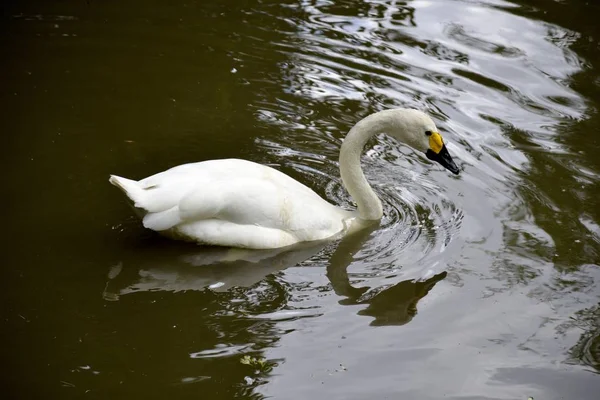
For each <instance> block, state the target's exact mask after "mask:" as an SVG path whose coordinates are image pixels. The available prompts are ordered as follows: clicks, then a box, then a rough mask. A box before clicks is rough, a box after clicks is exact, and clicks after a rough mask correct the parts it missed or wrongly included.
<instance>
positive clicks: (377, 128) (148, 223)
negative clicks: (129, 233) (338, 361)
mask: <svg viewBox="0 0 600 400" xmlns="http://www.w3.org/2000/svg"><path fill="white" fill-rule="evenodd" d="M382 132H386V133H388V134H392V135H393V136H395V137H397V138H398V139H400V140H403V141H404V142H405V143H407V144H409V145H411V146H413V147H415V148H417V149H418V150H422V151H426V150H427V149H428V148H429V142H428V139H429V138H428V137H427V135H426V134H425V132H429V134H431V132H436V128H435V124H434V123H433V121H431V119H430V118H429V117H427V116H426V115H425V114H423V113H421V112H419V111H416V110H405V109H397V110H388V111H382V112H379V113H376V114H373V115H371V116H369V117H367V118H365V119H363V120H362V121H360V122H359V123H358V124H357V125H356V126H355V127H354V128H353V129H352V130H351V131H350V132H349V134H348V136H347V137H346V139H345V141H344V144H343V145H342V149H341V153H340V170H341V173H342V180H343V182H344V186H345V187H346V188H347V190H348V191H349V193H350V195H352V196H353V197H354V199H355V200H356V202H357V204H358V210H357V211H358V212H351V211H346V210H343V209H341V208H339V207H336V206H334V205H332V204H330V203H328V202H327V201H325V200H323V199H322V198H321V197H320V196H319V195H317V194H316V193H315V192H314V191H313V190H311V189H310V188H308V187H306V186H305V185H303V184H302V183H300V182H298V181H296V180H294V179H292V178H290V177H289V176H287V175H285V174H283V173H282V172H279V171H277V170H276V169H274V168H271V167H268V166H264V165H261V164H257V163H254V162H251V161H246V160H239V159H224V160H210V161H203V162H198V163H191V164H184V165H180V166H177V167H174V168H171V169H168V170H166V171H164V172H161V173H158V174H156V175H152V176H150V177H147V178H145V179H142V180H140V181H134V180H130V179H126V178H122V177H119V176H115V175H111V177H110V183H112V184H113V185H115V186H117V187H118V188H120V189H121V190H122V191H123V192H124V193H125V194H126V195H127V196H128V197H129V198H130V199H131V201H133V203H134V205H135V207H137V208H138V209H140V210H141V211H142V215H143V224H144V227H146V228H148V229H152V230H155V231H158V232H160V233H162V234H164V235H166V236H168V237H171V238H175V239H182V240H188V241H195V242H198V243H203V244H211V245H219V246H230V247H242V248H252V249H269V248H279V247H284V246H289V245H292V244H294V243H298V242H306V241H315V240H322V239H326V238H331V237H334V236H335V235H336V234H341V233H344V232H345V231H346V230H347V229H348V228H349V227H350V225H355V226H356V225H357V224H355V222H356V221H363V220H376V219H380V218H381V216H382V207H381V202H380V201H379V199H378V198H377V196H376V195H375V194H374V192H373V191H372V189H371V187H370V186H369V184H368V183H367V181H366V179H365V177H364V175H363V173H362V170H361V168H360V154H361V152H362V149H363V147H364V144H365V143H366V141H367V140H368V138H369V137H371V136H372V135H374V134H377V133H382Z"/></svg>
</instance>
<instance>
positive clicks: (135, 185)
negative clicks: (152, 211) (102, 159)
mask: <svg viewBox="0 0 600 400" xmlns="http://www.w3.org/2000/svg"><path fill="white" fill-rule="evenodd" d="M108 181H109V182H110V183H112V184H113V185H115V186H116V187H118V188H119V189H121V190H122V191H123V192H124V193H125V194H126V195H127V197H129V199H131V201H133V203H134V205H135V206H136V207H138V208H145V207H144V206H143V203H144V197H145V193H144V189H142V187H141V186H140V184H139V182H137V181H134V180H131V179H127V178H122V177H120V176H116V175H111V176H110V179H109V180H108Z"/></svg>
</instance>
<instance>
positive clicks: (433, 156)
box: [425, 144, 460, 175]
mask: <svg viewBox="0 0 600 400" xmlns="http://www.w3.org/2000/svg"><path fill="white" fill-rule="evenodd" d="M425 155H426V156H427V158H429V159H430V160H433V161H436V162H438V163H440V164H442V166H443V167H444V168H446V169H447V170H448V171H450V172H452V173H453V174H454V175H458V173H459V172H460V170H459V169H458V167H457V166H456V164H455V163H454V160H453V159H452V157H450V153H448V149H447V148H446V145H445V144H444V145H442V149H441V150H440V151H439V152H438V153H436V152H435V151H433V150H431V149H428V150H427V152H425Z"/></svg>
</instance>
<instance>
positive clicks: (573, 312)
mask: <svg viewBox="0 0 600 400" xmlns="http://www.w3.org/2000/svg"><path fill="white" fill-rule="evenodd" d="M591 3H592V2H584V1H575V0H573V1H564V2H544V1H523V0H521V1H518V2H517V1H515V2H505V1H457V0H440V1H420V0H417V1H390V0H387V1H373V0H370V1H363V2H358V1H283V2H275V1H257V0H248V1H241V2H240V1H236V2H234V1H229V2H204V1H198V2H194V1H187V2H169V3H168V4H167V3H164V2H158V1H151V2H148V1H145V2H142V1H133V0H132V1H126V2H118V3H114V4H113V3H111V2H109V3H107V4H105V2H97V1H87V2H86V1H73V0H63V1H59V2H52V3H49V2H41V1H26V2H9V3H7V5H6V6H5V7H4V8H3V10H2V20H1V21H2V23H1V24H0V31H1V36H0V38H1V39H0V43H1V51H2V58H1V60H2V61H0V65H1V70H2V74H3V77H4V79H3V84H2V85H1V86H0V104H1V105H2V111H3V113H2V114H3V118H2V123H1V125H0V126H1V127H2V132H3V133H4V143H3V146H2V148H3V161H4V165H5V176H4V182H3V183H4V185H3V186H4V193H5V195H4V204H5V207H4V210H5V214H4V223H5V227H6V229H5V231H4V237H5V240H4V243H5V250H4V256H5V262H4V264H5V268H4V279H3V284H2V285H3V290H2V296H3V304H4V313H3V314H4V315H3V318H2V323H3V328H2V336H3V337H2V338H3V343H4V351H3V359H4V361H5V364H6V365H7V368H5V369H4V370H3V372H2V374H1V377H2V381H3V387H4V392H5V393H7V394H9V395H10V396H9V397H11V398H36V397H40V396H44V397H50V398H71V397H77V398H80V397H86V396H87V397H89V398H131V397H134V398H138V397H146V398H161V399H164V398H166V397H169V398H173V399H179V398H182V399H183V398H198V397H200V398H210V399H227V398H232V397H251V398H268V397H274V398H298V399H305V398H315V399H321V398H324V399H332V398H335V399H365V398H406V399H441V398H445V399H446V398H453V399H526V398H527V397H528V396H532V397H534V398H536V399H544V400H548V399H560V398H572V399H595V398H596V397H597V393H598V391H599V390H600V378H599V376H598V374H599V373H600V307H599V304H600V303H599V297H600V269H599V268H600V261H599V260H600V201H599V198H600V197H599V196H598V195H599V194H600V161H599V160H600V158H598V157H597V154H598V153H599V152H600V142H599V138H600V128H598V126H599V125H598V123H599V122H600V117H599V115H598V108H599V107H600V76H599V72H598V71H599V69H598V68H600V58H599V56H598V55H599V54H600V53H599V52H598V48H599V44H600V32H599V31H598V25H597V23H596V19H595V17H594V16H595V15H598V13H599V12H600V8H599V7H598V6H597V5H594V4H591ZM391 107H414V108H420V109H423V110H426V111H427V112H429V113H430V114H431V115H432V117H433V118H434V119H435V121H436V123H437V125H438V127H439V129H440V131H441V132H442V134H443V136H444V138H445V140H446V141H447V142H448V143H449V144H448V147H449V150H450V152H451V153H452V154H453V156H454V158H455V160H456V161H457V162H458V164H459V165H460V167H461V168H462V170H463V171H462V173H461V175H459V176H458V177H455V176H452V175H451V174H450V173H449V172H448V171H446V170H443V169H442V168H441V167H440V166H438V165H432V164H431V163H430V162H429V161H427V160H426V159H425V158H424V157H422V156H421V155H419V154H416V153H415V152H414V151H412V150H410V149H407V148H406V147H403V146H400V145H399V144H398V143H397V142H395V141H394V140H393V139H390V138H388V137H386V136H379V137H377V138H375V139H373V140H372V141H371V142H370V144H369V149H368V150H367V151H366V152H365V155H364V158H363V167H364V169H365V173H366V175H367V177H368V178H369V180H370V182H371V183H372V184H373V187H374V189H375V191H376V192H377V193H378V194H379V196H380V197H381V198H382V200H383V203H384V208H385V216H384V218H383V220H382V221H381V224H379V225H378V226H374V227H373V228H372V229H369V230H365V231H363V232H360V233H359V234H357V235H354V236H350V237H347V238H344V239H343V240H339V241H335V242H332V243H322V244H309V245H305V246H299V247H298V248H294V249H290V250H289V251H288V250H286V251H275V252H270V251H266V252H246V251H237V250H228V249H215V248H204V247H198V246H190V245H186V244H179V243H173V242H171V241H168V240H165V239H162V238H160V237H158V236H156V235H154V234H153V233H151V232H148V231H147V230H144V229H143V228H142V227H141V224H140V223H139V221H138V220H137V219H136V218H135V216H134V215H133V213H132V210H131V209H130V208H129V207H128V205H127V203H126V202H125V200H124V199H123V197H122V196H121V194H120V193H119V192H118V191H117V190H116V189H115V188H114V187H112V186H110V185H109V184H108V182H107V178H108V174H110V173H116V174H119V175H123V176H127V177H131V178H142V177H144V176H147V175H150V174H153V173H156V172H158V171H161V170H163V169H166V168H168V167H171V166H174V165H178V164H181V163H185V162H193V161H201V160H206V159H213V158H225V157H240V158H246V159H250V160H253V161H257V162H261V163H265V164H268V165H271V166H274V167H276V168H278V169H280V170H282V171H284V172H286V173H288V174H290V175H291V176H293V177H294V178H296V179H298V180H300V181H302V182H304V183H306V184H307V185H309V186H311V187H313V188H314V189H315V190H316V191H317V192H318V193H319V194H321V195H322V196H324V197H325V198H327V199H328V200H330V201H331V202H332V203H334V204H338V205H340V206H342V207H346V208H352V207H353V203H352V199H351V198H350V197H349V196H348V194H347V193H346V192H345V190H344V189H343V186H342V185H341V181H340V178H339V172H338V164H337V156H338V150H339V146H340V144H341V141H342V139H343V137H344V135H345V134H346V132H347V131H348V130H349V129H350V128H351V127H352V125H353V124H354V123H356V122H357V121H358V120H359V119H360V118H362V117H365V116H367V115H369V114H370V113H372V112H375V111H378V110H382V109H386V108H391ZM245 356H250V357H252V360H254V359H257V360H259V359H262V358H264V360H265V361H264V362H263V363H262V365H259V364H257V363H256V362H253V361H250V365H248V364H247V363H246V364H245V363H242V362H241V361H243V360H244V357H245Z"/></svg>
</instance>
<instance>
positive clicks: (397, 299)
mask: <svg viewBox="0 0 600 400" xmlns="http://www.w3.org/2000/svg"><path fill="white" fill-rule="evenodd" d="M369 234H370V231H366V232H365V231H363V232H358V233H357V234H355V235H354V240H352V241H342V242H341V243H340V245H339V246H338V248H337V249H336V251H335V253H334V254H333V255H332V257H331V260H330V262H329V264H328V266H327V277H328V278H329V280H330V281H331V285H332V287H333V290H334V291H335V293H336V294H337V295H339V296H344V297H345V299H343V300H341V301H340V304H343V305H355V304H367V305H368V306H367V308H365V309H362V310H360V311H359V312H358V314H359V315H367V316H371V317H374V318H375V320H373V321H372V322H371V325H374V326H382V325H404V324H406V323H408V322H410V321H411V320H412V319H413V317H414V316H415V315H416V314H417V302H418V301H419V300H420V299H422V298H423V297H425V296H426V295H427V293H429V291H430V290H431V289H432V288H433V286H435V284H436V283H437V282H439V281H441V280H442V279H444V278H445V277H446V275H447V273H446V271H443V272H441V273H439V274H437V275H435V276H432V277H429V278H428V279H426V280H422V281H420V280H406V281H402V282H399V283H397V284H395V285H393V286H390V287H387V288H383V289H375V290H373V291H372V292H368V290H369V289H370V288H369V287H359V288H355V287H353V286H352V285H351V284H350V279H349V278H348V272H347V267H348V265H349V264H350V263H351V262H352V259H353V256H354V254H356V252H358V251H359V250H360V247H361V246H360V244H361V243H363V242H364V241H365V240H366V239H367V236H368V235H369Z"/></svg>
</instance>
